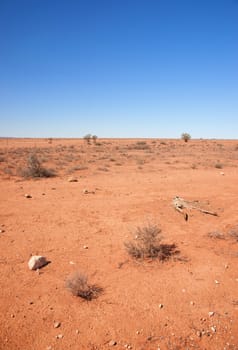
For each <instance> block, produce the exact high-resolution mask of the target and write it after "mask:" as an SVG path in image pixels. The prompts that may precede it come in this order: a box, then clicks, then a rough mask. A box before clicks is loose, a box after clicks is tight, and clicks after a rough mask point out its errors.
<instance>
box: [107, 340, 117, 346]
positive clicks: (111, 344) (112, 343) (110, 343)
mask: <svg viewBox="0 0 238 350" xmlns="http://www.w3.org/2000/svg"><path fill="white" fill-rule="evenodd" d="M108 345H109V346H115V345H117V342H116V341H115V340H110V341H109V343H108Z"/></svg>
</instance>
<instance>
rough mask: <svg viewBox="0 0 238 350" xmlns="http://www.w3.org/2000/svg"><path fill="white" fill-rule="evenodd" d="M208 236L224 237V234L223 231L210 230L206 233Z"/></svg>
mask: <svg viewBox="0 0 238 350" xmlns="http://www.w3.org/2000/svg"><path fill="white" fill-rule="evenodd" d="M208 237H209V238H213V239H225V236H224V234H223V233H221V232H219V231H212V232H209V233H208Z"/></svg>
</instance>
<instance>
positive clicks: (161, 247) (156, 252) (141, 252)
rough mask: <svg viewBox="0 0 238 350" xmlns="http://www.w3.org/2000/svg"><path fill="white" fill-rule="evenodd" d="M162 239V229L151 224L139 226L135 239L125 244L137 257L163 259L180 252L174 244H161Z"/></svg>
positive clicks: (130, 252) (130, 253)
mask: <svg viewBox="0 0 238 350" xmlns="http://www.w3.org/2000/svg"><path fill="white" fill-rule="evenodd" d="M161 240H162V236H161V229H160V228H159V227H158V226H157V225H152V224H149V225H147V226H143V227H137V229H136V232H135V237H134V240H133V241H129V242H125V243H124V245H125V247H126V250H127V252H128V254H129V255H131V256H132V257H133V258H135V259H145V258H158V259H159V260H162V261H163V260H167V259H168V258H169V257H170V256H171V255H174V254H176V253H178V251H176V246H175V245H174V244H161Z"/></svg>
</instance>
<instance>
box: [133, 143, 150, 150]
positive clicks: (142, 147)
mask: <svg viewBox="0 0 238 350" xmlns="http://www.w3.org/2000/svg"><path fill="white" fill-rule="evenodd" d="M128 148H129V149H131V150H133V149H134V150H149V149H150V146H149V145H148V144H147V143H146V142H145V141H138V142H136V143H135V144H133V145H131V146H129V147H128Z"/></svg>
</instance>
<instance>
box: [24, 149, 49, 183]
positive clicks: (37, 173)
mask: <svg viewBox="0 0 238 350" xmlns="http://www.w3.org/2000/svg"><path fill="white" fill-rule="evenodd" d="M20 175H21V176H23V177H28V178H30V177H31V178H36V177H53V176H55V171H54V170H52V169H46V168H45V167H43V166H42V164H41V161H40V160H39V158H38V157H37V155H36V154H35V153H32V154H30V155H29V157H28V159H27V167H26V168H24V169H20Z"/></svg>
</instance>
